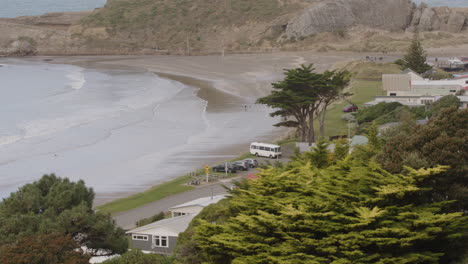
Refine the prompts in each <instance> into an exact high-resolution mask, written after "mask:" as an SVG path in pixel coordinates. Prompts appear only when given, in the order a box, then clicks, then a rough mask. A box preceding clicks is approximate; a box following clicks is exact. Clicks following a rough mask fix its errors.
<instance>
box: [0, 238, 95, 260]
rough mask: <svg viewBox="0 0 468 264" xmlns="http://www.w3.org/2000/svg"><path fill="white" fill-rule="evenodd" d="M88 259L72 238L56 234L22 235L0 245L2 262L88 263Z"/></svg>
mask: <svg viewBox="0 0 468 264" xmlns="http://www.w3.org/2000/svg"><path fill="white" fill-rule="evenodd" d="M89 259H90V257H89V256H88V255H85V254H83V251H82V250H80V249H79V245H78V244H77V243H76V241H74V240H73V238H71V237H70V236H63V235H57V234H48V235H33V236H29V237H24V238H22V239H20V240H19V241H18V242H17V243H12V244H7V245H3V246H1V247H0V263H2V264H88V263H89Z"/></svg>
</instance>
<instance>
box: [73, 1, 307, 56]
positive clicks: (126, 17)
mask: <svg viewBox="0 0 468 264" xmlns="http://www.w3.org/2000/svg"><path fill="white" fill-rule="evenodd" d="M304 1H305V0H255V1H251V0H111V1H109V2H108V3H107V4H106V5H105V7H104V8H102V9H99V10H97V11H95V12H94V13H93V14H92V15H90V16H88V17H86V18H84V19H83V20H82V21H81V24H82V25H83V26H84V27H88V28H89V27H91V28H92V27H94V28H96V27H105V28H106V31H107V33H108V34H109V35H110V36H112V37H113V38H118V39H121V40H122V41H123V42H128V43H132V42H133V43H135V44H138V45H141V44H142V43H143V44H144V45H146V46H147V47H149V48H159V49H172V50H174V47H178V48H179V49H181V50H184V49H185V48H186V46H187V42H189V43H190V48H191V49H193V50H194V51H196V50H197V49H201V48H204V49H206V48H210V45H211V46H213V47H212V48H215V46H220V45H221V41H219V40H220V39H222V38H225V39H226V41H227V42H229V39H231V38H235V39H236V40H238V37H237V36H236V37H234V36H233V35H235V34H236V33H235V32H234V31H235V29H241V30H239V31H240V32H242V33H243V34H245V42H246V43H248V42H258V41H259V40H260V39H261V38H262V37H263V36H259V33H260V32H261V31H262V30H263V31H265V30H266V29H268V28H270V27H269V26H271V23H278V25H280V24H281V22H280V21H279V20H281V19H280V18H281V17H282V16H284V15H287V14H291V13H294V11H296V10H299V9H300V8H301V6H302V4H303V2H304ZM278 19H279V20H278ZM275 21H278V22H275ZM263 24H268V25H269V26H262V25H263ZM249 29H252V30H253V31H255V32H251V34H249ZM263 33H265V32H263ZM267 34H271V32H268V33H267ZM263 35H265V34H263ZM214 42H215V44H213V43H214ZM237 42H239V41H237ZM237 44H239V43H237ZM230 45H231V47H232V46H236V45H235V44H232V43H231V44H230Z"/></svg>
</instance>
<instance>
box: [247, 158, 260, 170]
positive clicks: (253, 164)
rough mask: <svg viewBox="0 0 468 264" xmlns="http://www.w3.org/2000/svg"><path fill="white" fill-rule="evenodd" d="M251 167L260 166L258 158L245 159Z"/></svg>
mask: <svg viewBox="0 0 468 264" xmlns="http://www.w3.org/2000/svg"><path fill="white" fill-rule="evenodd" d="M244 161H246V162H247V164H248V165H249V167H250V168H256V167H258V161H257V160H256V159H245V160H244Z"/></svg>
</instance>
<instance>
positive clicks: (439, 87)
mask: <svg viewBox="0 0 468 264" xmlns="http://www.w3.org/2000/svg"><path fill="white" fill-rule="evenodd" d="M382 82H383V89H384V91H385V92H387V96H405V97H406V96H445V95H450V94H453V95H455V94H456V93H457V92H459V91H462V90H468V76H462V77H459V78H455V79H450V80H429V79H424V78H423V77H421V76H419V75H418V74H417V73H415V72H413V71H411V70H406V71H404V72H403V73H401V74H383V75H382Z"/></svg>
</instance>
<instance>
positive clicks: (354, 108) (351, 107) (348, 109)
mask: <svg viewBox="0 0 468 264" xmlns="http://www.w3.org/2000/svg"><path fill="white" fill-rule="evenodd" d="M357 110H359V108H358V106H357V105H355V104H350V105H347V106H345V107H344V108H343V112H345V113H351V112H357Z"/></svg>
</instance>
